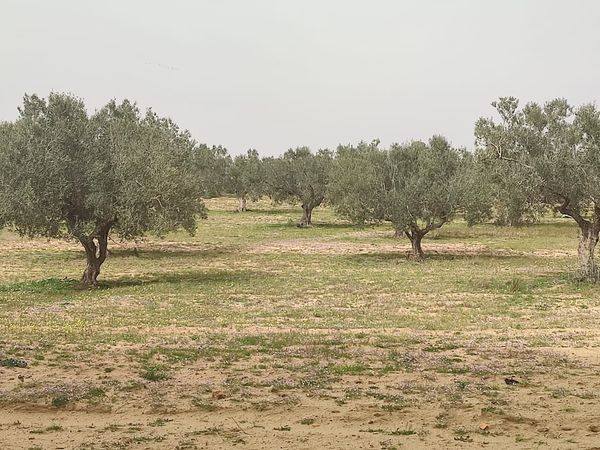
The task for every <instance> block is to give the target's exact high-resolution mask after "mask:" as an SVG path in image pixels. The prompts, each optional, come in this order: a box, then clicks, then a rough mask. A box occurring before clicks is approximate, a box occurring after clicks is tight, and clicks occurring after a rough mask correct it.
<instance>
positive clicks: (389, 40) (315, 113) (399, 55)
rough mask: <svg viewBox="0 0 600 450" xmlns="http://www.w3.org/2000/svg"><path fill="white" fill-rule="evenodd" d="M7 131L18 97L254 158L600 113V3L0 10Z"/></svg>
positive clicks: (91, 5)
mask: <svg viewBox="0 0 600 450" xmlns="http://www.w3.org/2000/svg"><path fill="white" fill-rule="evenodd" d="M0 81H1V83H0V120H12V119H14V118H15V117H16V115H17V111H16V108H17V106H18V105H19V103H20V101H21V98H22V96H23V94H24V93H37V94H39V95H43V96H45V95H46V94H48V92H50V91H68V92H71V93H74V94H76V95H77V96H79V97H81V98H83V99H84V100H85V101H86V104H87V105H88V107H89V108H90V110H92V111H93V110H94V109H96V108H98V107H100V106H101V105H102V104H104V103H105V102H107V101H108V100H109V99H111V98H117V99H122V98H125V97H127V98H130V99H132V100H135V101H137V102H138V103H139V104H140V105H141V106H143V107H147V106H152V107H153V108H154V109H155V110H156V111H157V112H159V113H160V114H163V115H168V116H170V117H172V118H173V119H174V120H175V121H176V122H178V123H179V124H180V125H181V126H182V127H184V128H188V129H189V130H190V131H191V132H192V134H193V135H194V137H195V138H196V139H197V140H198V141H200V142H206V143H208V144H221V145H224V146H226V147H227V148H228V149H229V151H230V152H231V153H234V154H235V153H240V152H243V151H245V150H246V149H248V148H250V147H253V148H256V149H258V150H259V151H260V152H261V153H262V154H265V155H266V154H279V153H281V152H283V151H285V150H286V149H287V148H290V147H294V146H299V145H309V146H311V147H312V148H314V149H316V148H322V147H329V148H335V146H336V145H337V144H338V143H340V142H341V143H349V142H357V141H359V140H361V139H362V140H366V141H370V140H372V139H373V138H380V139H381V141H382V143H383V144H386V145H387V144H389V143H391V142H404V141H407V140H410V139H413V138H418V139H425V138H427V137H429V136H430V135H432V134H434V133H437V134H443V135H445V136H447V137H448V138H449V139H450V140H451V141H452V142H453V143H454V144H456V145H458V146H466V147H471V146H472V144H473V124H474V122H475V120H476V119H477V117H479V116H481V115H486V116H489V115H491V114H492V109H491V107H490V102H491V101H493V100H494V99H495V98H497V97H498V96H504V95H514V96H517V97H519V98H521V99H522V100H523V101H529V100H536V101H544V100H547V99H550V98H554V97H558V96H560V97H566V98H567V99H568V100H569V101H570V102H572V103H573V104H579V103H582V102H590V101H595V102H598V100H599V99H600V1H595V0H589V1H585V0H579V1H578V0H569V1H567V0H564V1H551V0H539V1H532V0H530V1H527V0H511V1H507V0H495V1H484V0H461V1H459V0H439V1H434V0H430V1H416V0H410V1H400V0H390V1H384V0H381V1H378V0H371V1H364V0H296V1H291V0H290V1H288V0H196V1H192V0H189V1H173V0H172V1H149V0H143V1H141V0H140V1H130V0H127V1H126V0H120V1H106V0H105V1H94V2H92V1H64V0H53V1H47V0H45V1H27V0H2V5H1V8H0Z"/></svg>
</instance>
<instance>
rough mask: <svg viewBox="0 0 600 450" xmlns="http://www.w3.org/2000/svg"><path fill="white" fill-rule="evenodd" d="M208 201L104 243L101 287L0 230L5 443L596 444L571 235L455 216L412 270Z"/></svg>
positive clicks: (596, 404)
mask: <svg viewBox="0 0 600 450" xmlns="http://www.w3.org/2000/svg"><path fill="white" fill-rule="evenodd" d="M207 204H208V207H209V209H210V213H209V218H208V219H207V220H204V221H201V222H200V223H199V228H198V232H197V234H196V235H195V236H193V237H190V236H189V235H187V234H184V233H175V234H172V235H168V236H166V237H165V238H164V239H157V238H149V239H147V240H145V241H143V242H139V243H126V244H122V243H119V242H111V244H110V245H111V247H110V250H111V253H110V256H109V259H108V260H107V262H106V263H105V265H104V266H103V272H102V274H101V276H100V280H101V287H100V288H99V289H96V290H82V289H79V288H78V287H77V282H78V279H79V277H80V274H81V272H82V271H83V268H84V257H83V252H82V250H81V249H80V247H79V246H78V245H77V244H75V243H68V242H62V241H46V240H43V239H36V240H28V239H24V238H20V237H18V236H16V235H15V234H13V233H11V232H9V231H6V230H5V231H3V232H0V362H1V363H2V367H0V443H1V445H0V447H1V448H2V449H12V448H31V449H33V448H43V449H46V448H48V449H49V448H93V449H101V448H106V449H115V448H179V449H191V448H230V447H234V446H236V447H248V448H306V449H313V448H375V449H377V448H382V449H392V448H398V449H400V448H421V447H426V448H427V447H431V448H452V447H466V448H469V447H482V446H484V447H487V448H494V449H495V448H515V447H517V448H536V447H540V448H588V449H589V448H600V389H599V388H600V328H599V327H598V324H599V323H600V290H599V289H598V287H597V286H594V285H591V284H587V283H580V282H577V281H576V280H575V277H574V275H573V274H574V272H575V270H576V263H577V261H576V253H575V249H576V245H577V229H576V227H575V225H574V223H572V221H569V220H566V219H550V218H549V219H547V220H545V221H544V222H543V223H540V224H538V225H534V226H526V227H522V228H504V227H497V226H493V225H482V226H476V227H472V228H468V227H467V226H466V225H465V224H464V223H461V222H460V221H459V222H457V223H454V224H451V225H448V226H446V227H444V228H442V229H441V230H440V231H439V232H438V233H437V234H436V235H433V236H428V238H426V239H425V240H424V243H423V247H424V250H425V252H426V253H427V254H428V256H429V258H428V259H427V260H426V261H424V262H422V263H416V262H413V261H410V260H408V259H407V257H406V255H407V254H408V251H409V243H408V241H407V240H405V239H404V240H403V239H395V238H394V237H393V232H392V230H391V228H390V227H389V226H385V225H381V226H377V227H366V228H356V227H351V226H350V225H348V224H347V223H346V222H344V221H342V220H340V219H338V218H336V217H335V216H334V215H333V213H332V211H330V210H329V209H327V208H318V209H316V210H315V212H314V216H313V219H314V221H315V225H314V226H313V227H312V228H308V229H299V228H297V227H296V226H295V225H294V220H296V219H298V217H299V215H300V210H299V208H291V207H282V206H272V205H271V204H270V203H268V202H266V201H265V202H260V203H250V204H249V208H250V209H251V211H249V212H247V213H241V214H240V213H236V212H233V210H234V209H235V206H236V201H235V200H234V199H217V200H211V201H209V202H207ZM23 362H26V363H27V367H14V366H15V365H16V366H18V365H23V364H22V363H23ZM507 378H508V379H509V383H508V384H507V382H506V381H505V379H507ZM510 380H516V381H517V382H516V383H511V382H510Z"/></svg>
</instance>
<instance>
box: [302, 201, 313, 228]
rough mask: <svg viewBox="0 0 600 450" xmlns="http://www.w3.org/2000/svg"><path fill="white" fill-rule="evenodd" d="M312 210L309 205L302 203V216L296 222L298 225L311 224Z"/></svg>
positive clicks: (306, 225)
mask: <svg viewBox="0 0 600 450" xmlns="http://www.w3.org/2000/svg"><path fill="white" fill-rule="evenodd" d="M312 210H313V208H312V207H311V206H310V205H302V211H303V213H302V218H301V219H300V222H299V223H298V226H299V227H309V226H311V225H312Z"/></svg>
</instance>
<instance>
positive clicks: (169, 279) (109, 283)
mask: <svg viewBox="0 0 600 450" xmlns="http://www.w3.org/2000/svg"><path fill="white" fill-rule="evenodd" d="M268 276H272V274H271V273H267V272H260V271H254V270H238V271H228V270H205V271H198V270H193V271H185V272H152V273H147V274H142V275H139V276H135V277H132V276H124V277H119V278H114V279H110V278H109V279H100V280H98V287H97V288H90V287H87V286H83V285H81V283H80V281H79V280H78V279H72V278H63V279H59V278H46V279H43V280H33V281H23V282H15V283H6V284H0V294H2V293H4V292H14V293H17V292H19V293H35V294H47V295H49V294H65V293H69V292H76V291H91V292H93V291H96V290H105V289H114V288H120V287H132V286H148V285H153V284H161V283H164V284H187V285H189V284H197V285H198V286H207V285H220V284H226V285H232V284H235V283H247V282H249V281H252V280H256V279H257V278H261V279H262V278H266V277H268Z"/></svg>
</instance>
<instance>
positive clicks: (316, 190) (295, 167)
mask: <svg viewBox="0 0 600 450" xmlns="http://www.w3.org/2000/svg"><path fill="white" fill-rule="evenodd" d="M331 163H332V154H331V152H330V151H329V150H319V151H317V152H316V153H312V152H311V151H310V149H309V148H308V147H298V148H296V149H290V150H288V151H287V152H285V153H284V154H283V156H281V157H279V158H270V159H268V160H266V161H265V164H266V169H267V178H266V185H267V191H266V193H267V194H268V195H269V196H270V197H271V198H272V199H273V200H274V201H275V202H289V203H292V204H294V203H300V205H301V206H302V211H303V213H302V218H301V219H300V222H299V223H298V226H300V227H307V226H310V225H311V224H312V211H313V209H314V208H316V207H317V206H319V205H321V204H322V203H323V201H324V200H325V193H326V190H327V184H328V181H329V171H330V168H331Z"/></svg>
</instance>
